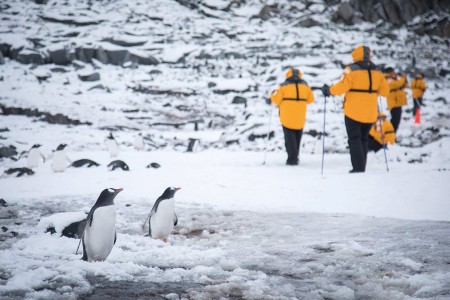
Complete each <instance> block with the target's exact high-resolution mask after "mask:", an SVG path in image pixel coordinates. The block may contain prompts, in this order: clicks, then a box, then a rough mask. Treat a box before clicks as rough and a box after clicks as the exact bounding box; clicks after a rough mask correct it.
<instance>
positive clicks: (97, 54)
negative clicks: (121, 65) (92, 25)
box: [95, 47, 109, 64]
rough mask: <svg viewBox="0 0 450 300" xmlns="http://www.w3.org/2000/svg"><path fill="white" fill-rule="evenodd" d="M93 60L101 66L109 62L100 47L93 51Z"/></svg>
mask: <svg viewBox="0 0 450 300" xmlns="http://www.w3.org/2000/svg"><path fill="white" fill-rule="evenodd" d="M95 59H97V60H98V61H99V62H101V63H103V64H107V63H108V62H109V61H108V54H107V53H106V51H105V49H103V48H102V47H99V48H98V49H96V50H95Z"/></svg>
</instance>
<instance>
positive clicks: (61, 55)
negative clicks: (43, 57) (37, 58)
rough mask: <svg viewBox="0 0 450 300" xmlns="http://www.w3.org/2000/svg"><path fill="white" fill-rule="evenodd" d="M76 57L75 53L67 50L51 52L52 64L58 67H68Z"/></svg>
mask: <svg viewBox="0 0 450 300" xmlns="http://www.w3.org/2000/svg"><path fill="white" fill-rule="evenodd" d="M75 57H76V54H75V53H69V51H68V50H67V49H58V50H54V51H49V58H50V62H51V63H54V64H56V65H64V66H66V65H68V64H70V63H71V62H72V61H73V60H74V59H75Z"/></svg>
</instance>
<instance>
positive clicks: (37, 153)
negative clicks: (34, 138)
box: [27, 144, 45, 169]
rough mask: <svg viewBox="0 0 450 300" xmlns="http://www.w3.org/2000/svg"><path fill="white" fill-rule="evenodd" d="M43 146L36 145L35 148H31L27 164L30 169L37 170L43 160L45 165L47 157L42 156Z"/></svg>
mask: <svg viewBox="0 0 450 300" xmlns="http://www.w3.org/2000/svg"><path fill="white" fill-rule="evenodd" d="M40 147H41V145H39V144H35V145H33V147H31V149H30V151H28V156H27V164H28V168H30V169H32V168H37V167H38V166H39V162H40V161H41V158H42V159H43V161H44V163H45V156H44V154H42V152H41V149H39V148H40Z"/></svg>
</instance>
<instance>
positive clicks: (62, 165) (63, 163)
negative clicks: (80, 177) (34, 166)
mask: <svg viewBox="0 0 450 300" xmlns="http://www.w3.org/2000/svg"><path fill="white" fill-rule="evenodd" d="M66 147H67V145H66V144H60V145H59V146H58V148H56V150H55V152H53V159H52V166H51V168H52V170H53V172H64V171H65V170H66V169H67V166H68V163H71V162H72V161H71V160H70V159H69V157H67V154H66V150H65V148H66Z"/></svg>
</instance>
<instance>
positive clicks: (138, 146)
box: [134, 133, 144, 151]
mask: <svg viewBox="0 0 450 300" xmlns="http://www.w3.org/2000/svg"><path fill="white" fill-rule="evenodd" d="M134 149H135V150H137V151H142V150H144V139H143V138H142V133H139V134H138V135H137V136H136V137H135V138H134Z"/></svg>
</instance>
